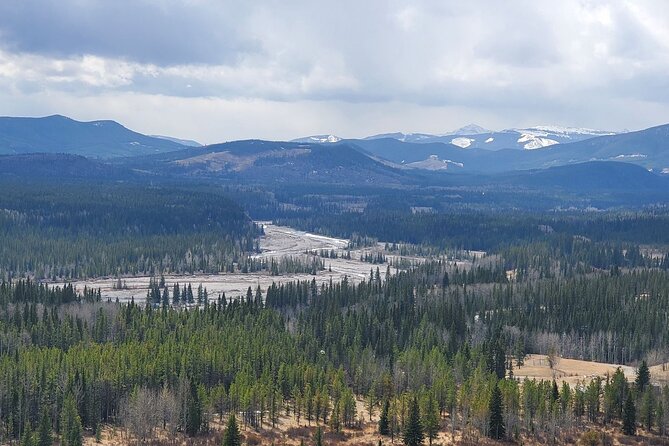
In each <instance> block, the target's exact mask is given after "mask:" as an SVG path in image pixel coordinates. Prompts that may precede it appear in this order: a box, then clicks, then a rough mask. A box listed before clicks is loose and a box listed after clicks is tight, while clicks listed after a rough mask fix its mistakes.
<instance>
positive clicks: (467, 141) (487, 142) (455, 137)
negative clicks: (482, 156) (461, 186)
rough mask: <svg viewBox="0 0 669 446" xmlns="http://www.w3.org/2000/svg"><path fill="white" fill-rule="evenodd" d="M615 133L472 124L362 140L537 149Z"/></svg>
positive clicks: (560, 128) (491, 148)
mask: <svg viewBox="0 0 669 446" xmlns="http://www.w3.org/2000/svg"><path fill="white" fill-rule="evenodd" d="M614 134H616V132H610V131H605V130H594V129H586V128H575V127H559V126H535V127H528V128H513V129H506V130H500V131H492V130H488V129H485V128H483V127H481V126H479V125H477V124H469V125H466V126H464V127H461V128H459V129H457V130H455V131H453V132H447V133H444V134H439V135H432V134H428V133H399V132H398V133H385V134H379V135H373V136H368V137H366V138H363V139H365V140H372V139H387V138H392V139H397V140H398V141H402V142H412V143H420V144H429V143H435V142H440V143H447V144H452V145H454V146H457V147H460V148H462V149H486V150H501V149H522V150H535V149H541V148H545V147H550V146H552V145H556V144H567V143H571V142H577V141H583V140H585V139H589V138H594V137H597V136H605V135H614Z"/></svg>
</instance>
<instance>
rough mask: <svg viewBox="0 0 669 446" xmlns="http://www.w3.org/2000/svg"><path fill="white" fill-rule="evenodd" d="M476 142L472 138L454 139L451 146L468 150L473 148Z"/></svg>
mask: <svg viewBox="0 0 669 446" xmlns="http://www.w3.org/2000/svg"><path fill="white" fill-rule="evenodd" d="M474 141H475V140H473V139H471V138H453V139H452V140H451V144H453V145H454V146H458V147H461V148H463V149H466V148H467V147H469V146H471V145H472V143H473V142H474Z"/></svg>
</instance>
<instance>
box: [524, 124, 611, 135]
mask: <svg viewBox="0 0 669 446" xmlns="http://www.w3.org/2000/svg"><path fill="white" fill-rule="evenodd" d="M514 130H516V131H517V132H520V133H530V134H535V135H536V136H548V135H549V134H552V135H563V136H564V137H567V138H569V137H571V136H573V135H582V136H608V135H615V134H616V132H611V131H608V130H596V129H589V128H583V127H561V126H557V125H537V126H534V127H528V128H525V129H514Z"/></svg>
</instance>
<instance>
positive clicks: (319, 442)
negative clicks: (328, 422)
mask: <svg viewBox="0 0 669 446" xmlns="http://www.w3.org/2000/svg"><path fill="white" fill-rule="evenodd" d="M314 446H323V431H322V430H321V428H320V427H319V428H318V429H316V435H315V436H314Z"/></svg>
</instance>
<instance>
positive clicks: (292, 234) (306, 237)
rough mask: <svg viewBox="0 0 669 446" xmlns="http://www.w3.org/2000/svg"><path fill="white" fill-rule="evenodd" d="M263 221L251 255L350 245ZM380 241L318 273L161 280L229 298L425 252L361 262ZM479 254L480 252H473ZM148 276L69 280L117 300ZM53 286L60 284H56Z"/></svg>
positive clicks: (139, 290) (358, 272)
mask: <svg viewBox="0 0 669 446" xmlns="http://www.w3.org/2000/svg"><path fill="white" fill-rule="evenodd" d="M260 224H262V225H263V227H264V231H265V235H264V236H263V237H261V238H260V251H261V252H260V253H259V254H257V255H255V256H254V257H255V258H258V259H265V260H270V259H272V258H273V259H275V260H278V259H280V258H289V257H293V258H295V257H304V258H308V257H312V258H314V257H316V255H317V254H305V253H306V252H311V253H317V252H320V251H330V250H334V251H336V252H338V253H339V255H341V253H342V252H343V251H344V250H345V249H346V247H347V246H348V244H349V241H348V240H345V239H338V238H333V237H326V236H322V235H318V234H313V233H309V232H304V231H299V230H296V229H293V228H290V227H286V226H277V225H274V224H272V223H271V222H260ZM383 247H384V244H383V243H379V244H378V245H377V246H375V247H369V248H361V249H354V250H351V251H350V253H351V259H344V258H341V257H340V258H336V259H334V258H333V259H330V258H321V260H322V262H323V264H324V267H325V269H324V270H322V271H318V273H317V274H316V275H312V274H306V273H296V274H282V275H279V276H272V275H270V274H269V272H267V271H261V272H249V273H219V274H194V275H165V281H166V283H168V284H169V285H172V284H174V283H179V284H180V285H181V286H184V285H188V284H190V285H191V286H192V288H193V289H195V288H197V287H198V286H199V285H200V284H202V286H203V287H205V288H206V289H207V291H208V293H209V296H210V298H216V296H218V295H219V294H222V293H225V295H226V296H227V297H233V298H234V297H239V296H241V295H245V294H246V292H247V290H248V288H249V287H251V289H252V290H253V291H254V292H255V290H256V288H257V287H258V286H259V287H260V288H261V290H262V291H263V293H264V292H265V291H266V290H267V288H268V287H269V286H271V285H272V283H276V284H280V283H287V282H295V281H304V280H312V279H314V278H315V279H316V282H317V283H318V284H319V285H320V284H321V283H328V282H330V281H331V280H332V281H333V282H338V281H341V280H343V279H344V277H347V278H348V280H349V281H351V282H353V283H358V282H360V281H362V280H365V279H368V278H369V275H370V270H374V271H376V268H377V267H378V268H379V273H380V275H381V278H385V275H386V270H387V267H388V265H389V263H388V262H391V263H394V264H397V262H399V261H402V262H404V264H407V262H408V263H409V264H411V263H416V262H422V261H424V260H425V258H424V257H416V256H399V255H392V254H385V257H386V263H382V264H372V263H369V262H365V261H361V260H360V256H361V255H364V254H365V253H377V252H382V251H383ZM477 254H478V255H479V256H480V255H481V253H477ZM457 263H458V264H459V265H461V264H464V263H469V262H468V261H465V260H458V261H457ZM396 271H397V268H396V267H391V272H392V273H394V272H396ZM150 280H151V277H150V276H133V277H123V278H122V281H123V284H124V287H123V288H122V289H116V288H115V286H114V285H115V282H116V279H115V278H112V277H104V278H94V279H87V280H80V281H74V282H72V284H73V285H74V286H75V288H76V289H77V290H79V291H82V290H83V288H84V287H88V288H89V289H91V288H92V289H98V288H99V289H100V291H101V294H102V298H103V299H104V300H106V299H110V300H112V301H114V300H116V299H118V300H119V301H121V302H123V301H129V300H131V299H133V298H134V299H135V301H137V302H139V301H143V300H144V299H145V297H146V293H147V291H148V289H149V283H150ZM54 285H62V283H60V284H59V283H56V284H54Z"/></svg>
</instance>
